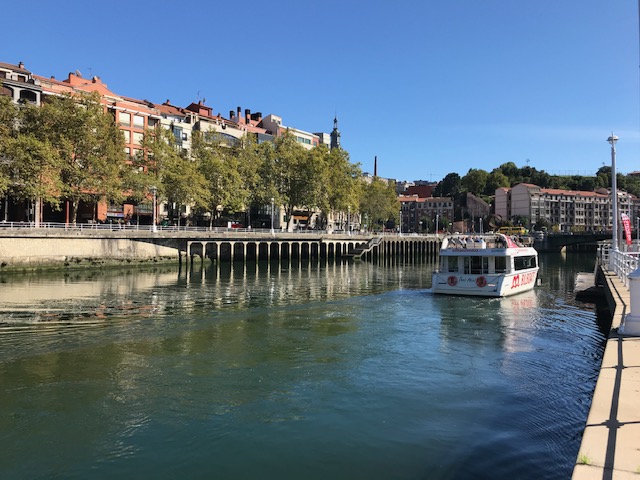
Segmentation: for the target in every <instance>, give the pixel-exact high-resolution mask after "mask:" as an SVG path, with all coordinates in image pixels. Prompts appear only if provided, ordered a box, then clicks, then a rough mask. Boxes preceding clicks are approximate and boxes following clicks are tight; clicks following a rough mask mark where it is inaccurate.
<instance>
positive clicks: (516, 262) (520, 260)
mask: <svg viewBox="0 0 640 480" xmlns="http://www.w3.org/2000/svg"><path fill="white" fill-rule="evenodd" d="M513 266H514V267H515V269H516V270H525V269H527V268H535V267H537V265H536V257H535V255H526V256H523V257H515V258H514V259H513Z"/></svg>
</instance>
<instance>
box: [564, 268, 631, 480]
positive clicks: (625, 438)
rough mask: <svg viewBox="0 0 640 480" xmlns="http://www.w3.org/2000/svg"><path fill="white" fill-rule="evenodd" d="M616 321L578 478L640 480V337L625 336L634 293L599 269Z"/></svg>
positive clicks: (582, 447) (577, 468)
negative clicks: (624, 322) (621, 331)
mask: <svg viewBox="0 0 640 480" xmlns="http://www.w3.org/2000/svg"><path fill="white" fill-rule="evenodd" d="M598 268H599V271H598V277H599V278H600V279H601V280H600V281H601V283H602V284H603V286H604V291H605V294H606V296H607V301H608V303H609V307H610V309H611V312H612V315H613V318H612V324H611V330H610V332H609V335H608V339H607V344H606V347H605V352H604V357H603V359H602V365H601V368H600V374H599V376H598V381H597V383H596V388H595V391H594V393H593V400H592V402H591V409H590V410H589V416H588V418H587V425H586V427H585V430H584V434H583V437H582V443H581V445H580V450H579V453H578V458H577V459H576V466H575V468H574V471H573V477H572V478H573V479H574V480H591V479H614V480H615V479H626V478H629V479H638V478H640V338H639V337H629V336H624V335H622V334H619V332H618V329H619V327H620V324H621V322H622V320H623V319H624V316H625V315H626V314H627V313H628V312H629V289H628V287H627V286H625V285H624V284H623V283H622V281H621V280H620V279H619V278H618V276H617V275H615V274H614V273H611V272H609V271H608V270H606V269H603V268H602V267H598Z"/></svg>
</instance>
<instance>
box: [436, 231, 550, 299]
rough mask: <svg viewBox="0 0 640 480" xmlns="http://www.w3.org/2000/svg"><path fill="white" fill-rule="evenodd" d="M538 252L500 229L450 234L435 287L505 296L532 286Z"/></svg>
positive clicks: (443, 247) (442, 250)
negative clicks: (498, 230)
mask: <svg viewBox="0 0 640 480" xmlns="http://www.w3.org/2000/svg"><path fill="white" fill-rule="evenodd" d="M538 268H539V267H538V252H536V250H535V248H533V247H531V246H525V245H523V244H522V243H521V242H520V241H518V240H517V239H516V238H515V237H513V238H512V237H509V236H507V235H503V234H501V233H496V234H490V235H488V234H485V235H472V234H467V235H464V234H456V235H448V236H446V237H445V238H444V240H443V241H442V245H441V246H440V262H439V268H438V270H436V271H435V272H434V274H433V284H432V287H431V289H432V291H433V292H434V293H448V294H452V295H479V296H485V297H506V296H508V295H513V294H516V293H520V292H525V291H527V290H531V289H532V288H533V287H534V285H535V284H536V279H537V277H538Z"/></svg>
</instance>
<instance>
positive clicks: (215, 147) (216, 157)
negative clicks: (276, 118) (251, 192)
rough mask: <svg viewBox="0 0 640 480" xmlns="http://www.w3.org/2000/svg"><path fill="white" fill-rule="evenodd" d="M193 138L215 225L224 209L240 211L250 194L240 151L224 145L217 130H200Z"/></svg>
mask: <svg viewBox="0 0 640 480" xmlns="http://www.w3.org/2000/svg"><path fill="white" fill-rule="evenodd" d="M191 139H192V141H191V146H192V150H191V152H192V156H193V157H194V158H195V159H197V163H198V165H199V170H200V174H201V175H202V176H203V178H204V179H205V180H206V189H207V191H208V195H207V202H206V204H205V205H204V208H206V209H207V210H208V211H209V212H210V213H211V215H210V217H209V218H210V221H209V226H210V227H211V226H212V225H213V221H214V218H218V217H219V215H220V214H221V212H222V210H223V209H226V210H227V211H228V212H236V211H238V210H240V209H241V208H242V207H243V206H244V202H245V200H246V198H247V191H246V189H245V188H244V183H243V177H242V172H241V170H240V162H239V159H238V156H237V153H238V151H237V150H234V149H232V148H230V147H228V146H226V145H224V144H223V143H222V141H221V140H220V139H219V138H218V137H217V136H216V134H215V133H213V132H207V133H206V134H203V133H201V132H197V131H196V132H194V133H193V136H192V137H191ZM249 148H252V147H249Z"/></svg>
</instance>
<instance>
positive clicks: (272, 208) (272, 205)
mask: <svg viewBox="0 0 640 480" xmlns="http://www.w3.org/2000/svg"><path fill="white" fill-rule="evenodd" d="M274 201H275V200H274V198H273V197H271V233H275V232H274V231H273V213H274V209H275V206H274V204H273V202H274Z"/></svg>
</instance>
